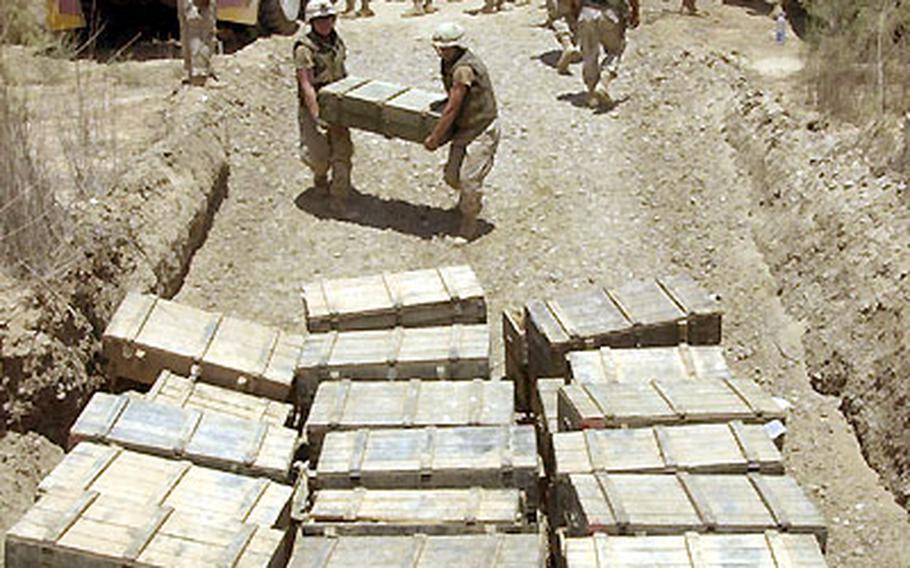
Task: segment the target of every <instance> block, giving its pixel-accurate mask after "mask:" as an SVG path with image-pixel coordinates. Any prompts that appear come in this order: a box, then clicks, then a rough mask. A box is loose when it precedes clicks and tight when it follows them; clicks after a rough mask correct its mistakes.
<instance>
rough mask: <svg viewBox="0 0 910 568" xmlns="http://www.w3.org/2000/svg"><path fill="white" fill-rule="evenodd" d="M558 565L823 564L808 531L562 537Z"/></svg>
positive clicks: (811, 567) (697, 567)
mask: <svg viewBox="0 0 910 568" xmlns="http://www.w3.org/2000/svg"><path fill="white" fill-rule="evenodd" d="M560 549H561V554H560V560H559V562H558V564H557V566H559V568H654V567H655V566H673V567H674V568H706V567H708V566H712V567H713V566H738V567H742V568H827V566H828V564H827V563H826V562H825V557H824V556H823V555H822V552H821V550H819V547H818V542H817V541H816V540H815V539H814V538H812V536H811V535H805V534H787V533H780V532H777V531H765V532H764V533H749V534H710V535H706V534H698V533H686V534H685V535H673V536H608V535H605V534H595V535H594V536H591V537H579V538H565V539H563V541H562V545H561V547H560Z"/></svg>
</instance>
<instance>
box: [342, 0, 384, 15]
mask: <svg viewBox="0 0 910 568" xmlns="http://www.w3.org/2000/svg"><path fill="white" fill-rule="evenodd" d="M375 15H376V13H375V12H373V10H372V9H370V0H360V10H357V0H345V5H344V12H342V13H341V17H342V18H344V19H346V20H349V19H353V18H372V17H373V16H375Z"/></svg>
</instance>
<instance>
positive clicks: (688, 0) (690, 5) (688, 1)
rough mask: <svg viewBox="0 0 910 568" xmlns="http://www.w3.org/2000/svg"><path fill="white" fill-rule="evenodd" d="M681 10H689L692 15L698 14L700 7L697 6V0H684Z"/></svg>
mask: <svg viewBox="0 0 910 568" xmlns="http://www.w3.org/2000/svg"><path fill="white" fill-rule="evenodd" d="M679 11H680V12H683V11H685V12H688V13H689V15H690V16H694V15H695V14H697V13H698V8H696V7H695V0H682V6H680V8H679Z"/></svg>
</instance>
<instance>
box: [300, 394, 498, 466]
mask: <svg viewBox="0 0 910 568" xmlns="http://www.w3.org/2000/svg"><path fill="white" fill-rule="evenodd" d="M512 391H513V386H512V383H510V382H507V381H484V380H480V379H476V380H474V381H419V380H416V379H415V380H410V381H407V382H404V381H402V382H393V383H389V382H359V383H355V382H352V381H348V380H343V381H329V382H325V383H322V384H321V385H319V390H318V391H317V392H316V398H315V400H314V401H313V406H312V407H311V408H310V414H309V417H307V421H306V428H305V429H306V437H307V442H308V443H309V446H310V460H311V462H315V461H316V458H318V456H319V451H320V449H321V446H322V440H323V438H324V437H325V435H326V433H327V432H329V431H332V430H357V429H361V428H420V427H425V426H507V425H509V424H514V423H515V413H514V411H513V409H512V399H513V396H514V395H513V392H512Z"/></svg>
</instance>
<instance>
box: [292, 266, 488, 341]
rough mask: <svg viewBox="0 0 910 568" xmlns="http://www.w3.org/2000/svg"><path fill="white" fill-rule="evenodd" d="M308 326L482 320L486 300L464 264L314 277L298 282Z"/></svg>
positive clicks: (370, 326)
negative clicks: (337, 276) (316, 279)
mask: <svg viewBox="0 0 910 568" xmlns="http://www.w3.org/2000/svg"><path fill="white" fill-rule="evenodd" d="M303 301H304V306H305V307H306V311H307V326H308V329H309V330H310V331H311V332H327V331H332V330H335V331H357V330H370V329H385V328H390V327H394V326H404V327H423V326H441V325H452V324H456V323H463V324H475V323H484V322H486V302H485V300H484V294H483V289H482V288H481V287H480V283H479V282H478V280H477V276H476V275H475V274H474V272H473V271H472V270H471V268H470V267H468V266H446V267H440V268H434V269H424V270H412V271H406V272H398V273H383V274H378V275H370V276H364V277H359V278H340V279H336V280H319V281H316V282H313V283H309V284H305V285H304V286H303Z"/></svg>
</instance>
